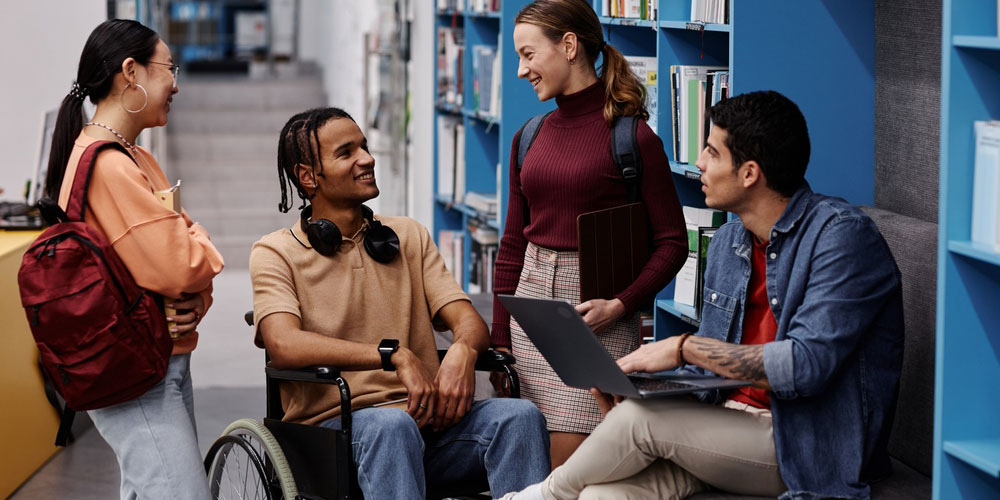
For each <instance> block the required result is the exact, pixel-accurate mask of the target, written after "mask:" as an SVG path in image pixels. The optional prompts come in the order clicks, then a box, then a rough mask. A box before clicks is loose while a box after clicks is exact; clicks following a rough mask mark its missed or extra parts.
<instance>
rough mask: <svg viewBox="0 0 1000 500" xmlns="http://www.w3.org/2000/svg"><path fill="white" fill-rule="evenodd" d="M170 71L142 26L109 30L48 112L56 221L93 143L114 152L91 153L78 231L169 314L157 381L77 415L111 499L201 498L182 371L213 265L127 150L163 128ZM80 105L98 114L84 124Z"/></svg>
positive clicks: (146, 166) (203, 487) (141, 158)
mask: <svg viewBox="0 0 1000 500" xmlns="http://www.w3.org/2000/svg"><path fill="white" fill-rule="evenodd" d="M177 69H178V67H177V65H176V64H174V62H173V58H172V57H171V55H170V49H169V48H168V47H167V44H165V43H164V42H163V41H162V40H160V37H159V35H157V34H156V32H154V31H153V30H151V29H149V28H147V27H145V26H143V25H142V24H140V23H137V22H135V21H127V20H111V21H106V22H104V23H102V24H101V25H99V26H98V27H97V28H95V29H94V31H93V32H92V33H91V34H90V37H89V38H88V39H87V42H86V44H85V45H84V47H83V53H82V54H81V56H80V63H79V67H78V69H77V75H76V82H75V83H74V84H73V87H72V89H71V90H70V92H69V94H68V95H67V96H66V97H65V98H64V99H63V101H62V105H61V107H60V108H59V117H58V119H57V121H56V128H55V132H54V135H53V138H52V150H51V153H50V155H49V167H48V174H47V178H46V186H45V192H46V195H47V196H48V197H50V198H52V199H58V200H59V205H60V207H62V208H63V209H64V210H65V209H66V208H67V204H68V201H69V197H70V192H71V191H72V186H73V179H74V177H75V174H76V170H77V164H78V162H79V160H80V158H81V156H82V154H83V151H84V150H85V149H86V148H87V147H88V146H89V145H91V144H93V143H94V142H97V141H114V142H117V143H119V144H121V145H122V146H123V149H121V150H119V149H105V150H103V151H101V152H100V153H98V156H97V160H96V162H95V164H94V167H93V174H92V178H91V181H90V186H89V188H88V190H87V209H86V212H85V213H84V221H85V222H86V223H87V224H89V225H91V226H92V227H94V228H95V229H97V230H98V231H100V232H101V233H102V234H103V235H104V236H105V237H106V238H107V241H108V242H109V243H110V244H111V245H112V246H113V247H114V249H115V251H116V252H117V253H118V256H119V257H120V258H121V260H122V262H123V263H124V264H125V267H127V268H128V270H129V272H130V273H131V274H132V277H133V278H135V281H136V283H137V284H138V285H139V286H141V287H142V288H144V289H145V290H147V291H150V292H154V293H157V294H159V295H161V296H162V297H163V301H164V303H165V306H166V307H169V308H172V309H173V310H175V311H176V312H175V313H170V312H169V310H168V317H167V321H168V325H169V329H170V333H171V337H174V338H175V340H174V346H173V351H172V353H171V356H170V361H169V365H168V368H167V374H166V376H165V377H164V379H163V380H161V381H160V382H159V383H158V384H157V385H155V386H153V387H152V388H151V389H149V390H148V391H147V392H146V393H145V394H143V395H141V396H139V397H138V398H136V399H133V400H130V401H126V402H124V403H120V404H116V405H113V406H108V407H105V408H100V409H97V410H90V411H88V412H87V413H88V414H89V416H90V418H91V420H93V422H94V425H95V427H97V430H98V431H99V432H100V433H101V436H102V437H103V438H104V439H105V441H107V442H108V444H109V445H110V446H111V448H112V449H113V450H114V452H115V455H116V456H117V458H118V464H119V466H120V468H121V497H122V498H129V499H133V498H150V499H160V498H184V499H207V498H209V497H210V495H209V489H208V482H207V480H206V477H205V471H204V469H203V468H202V467H201V458H200V455H201V453H200V451H199V448H198V440H197V435H196V432H195V421H194V407H193V398H192V388H191V375H190V370H189V369H190V357H191V351H193V350H194V348H195V346H196V345H197V343H198V332H197V326H198V323H199V321H200V320H201V318H202V317H203V316H204V314H205V310H206V309H208V307H209V305H210V304H211V303H212V295H211V294H212V278H213V277H215V275H216V274H218V273H219V271H221V270H222V256H221V255H220V254H219V252H218V251H217V250H216V249H215V247H214V246H212V243H211V242H210V241H209V237H208V233H207V232H206V231H205V229H204V228H203V227H201V226H200V225H198V224H196V223H194V222H192V221H191V219H190V218H189V217H188V215H187V213H185V212H183V211H181V213H177V212H175V211H174V210H172V209H170V208H166V207H164V206H163V205H161V203H160V200H159V199H158V196H157V195H156V194H154V192H155V191H160V190H165V189H168V188H169V187H170V183H169V182H168V181H167V179H166V177H165V176H164V174H163V171H162V170H161V169H160V166H159V165H158V164H157V162H156V159H155V158H153V155H152V154H150V152H149V151H148V150H146V149H144V148H142V147H138V146H136V145H135V141H136V137H137V136H138V135H139V133H140V132H142V131H143V130H144V129H146V128H149V127H159V126H163V125H166V123H167V114H168V113H169V112H170V102H171V101H172V100H173V96H174V95H176V94H177ZM87 98H89V99H90V101H91V102H92V103H94V104H96V105H97V108H96V111H95V112H94V115H93V117H91V118H90V119H89V120H88V119H86V118H85V116H84V110H83V101H84V99H87Z"/></svg>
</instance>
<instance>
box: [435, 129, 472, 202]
mask: <svg viewBox="0 0 1000 500" xmlns="http://www.w3.org/2000/svg"><path fill="white" fill-rule="evenodd" d="M437 128H438V130H437V139H438V162H437V168H438V175H437V182H438V185H437V194H438V199H439V200H442V201H445V202H448V203H462V201H463V199H464V197H465V125H464V124H462V117H460V116H449V115H438V117H437Z"/></svg>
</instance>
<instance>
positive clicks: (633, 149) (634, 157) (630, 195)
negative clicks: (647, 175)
mask: <svg viewBox="0 0 1000 500" xmlns="http://www.w3.org/2000/svg"><path fill="white" fill-rule="evenodd" d="M638 126H639V119H638V118H637V117H635V116H620V117H618V118H617V119H616V120H615V123H614V125H613V126H612V127H611V158H612V159H614V161H615V165H618V169H619V170H621V173H622V179H624V180H625V199H626V200H627V202H628V203H636V202H638V201H641V200H642V193H641V192H640V191H639V179H640V178H641V177H642V156H641V155H640V154H639V140H638V138H637V136H638V134H637V133H636V130H637V128H638Z"/></svg>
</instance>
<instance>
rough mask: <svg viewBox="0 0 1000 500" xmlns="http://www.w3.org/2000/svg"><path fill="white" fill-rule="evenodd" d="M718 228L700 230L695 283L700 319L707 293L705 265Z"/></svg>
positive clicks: (702, 228) (696, 308)
mask: <svg viewBox="0 0 1000 500" xmlns="http://www.w3.org/2000/svg"><path fill="white" fill-rule="evenodd" d="M716 230H718V228H716V227H699V228H698V277H697V280H696V281H695V287H696V290H697V293H696V294H695V303H696V305H695V310H696V311H698V318H701V306H702V304H703V303H704V300H703V295H704V291H705V265H706V263H707V262H708V245H709V244H710V243H712V237H713V236H715V231H716Z"/></svg>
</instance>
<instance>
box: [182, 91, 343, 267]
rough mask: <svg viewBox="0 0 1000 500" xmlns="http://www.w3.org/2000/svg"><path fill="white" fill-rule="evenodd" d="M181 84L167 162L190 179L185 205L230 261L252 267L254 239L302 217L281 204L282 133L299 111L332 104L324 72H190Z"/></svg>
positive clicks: (184, 190)
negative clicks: (288, 74)
mask: <svg viewBox="0 0 1000 500" xmlns="http://www.w3.org/2000/svg"><path fill="white" fill-rule="evenodd" d="M180 89H181V91H180V93H178V94H177V95H176V96H175V97H174V101H173V104H172V106H171V111H170V120H169V124H168V126H167V148H166V149H167V151H166V161H165V162H164V167H165V168H164V170H165V171H166V173H167V176H168V178H170V179H183V183H182V185H183V188H182V193H183V197H182V201H183V204H184V208H185V209H186V210H187V211H188V213H189V214H190V215H191V218H192V219H194V220H196V221H198V222H200V223H201V224H202V225H203V226H205V228H206V229H208V232H209V234H211V236H212V242H213V243H214V244H215V246H216V248H218V249H219V251H220V252H222V256H223V257H224V258H225V260H226V267H227V268H246V267H247V264H248V260H249V256H250V247H251V246H252V245H253V243H254V242H255V241H257V240H258V239H259V238H260V237H261V236H263V235H265V234H267V233H270V232H272V231H274V230H275V229H278V228H280V227H283V226H284V227H287V226H289V225H291V224H293V223H295V220H296V216H297V212H296V211H294V210H293V211H292V212H291V213H288V214H282V213H281V212H279V211H278V202H279V201H280V200H281V194H280V188H279V185H278V170H277V161H276V158H277V152H278V135H279V133H280V132H281V127H282V126H284V124H285V122H286V121H287V120H288V119H289V118H290V117H291V116H292V115H293V114H295V113H298V112H300V111H304V110H306V109H309V108H314V107H317V106H325V105H326V96H325V94H324V91H323V86H322V81H321V78H320V76H319V75H318V74H315V75H314V74H309V75H305V76H299V77H295V78H289V77H283V78H253V79H251V78H248V77H243V78H236V77H219V78H210V77H200V78H195V77H189V78H186V79H184V80H181V85H180ZM290 195H292V196H295V195H294V193H290ZM296 205H297V204H296Z"/></svg>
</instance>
